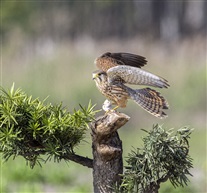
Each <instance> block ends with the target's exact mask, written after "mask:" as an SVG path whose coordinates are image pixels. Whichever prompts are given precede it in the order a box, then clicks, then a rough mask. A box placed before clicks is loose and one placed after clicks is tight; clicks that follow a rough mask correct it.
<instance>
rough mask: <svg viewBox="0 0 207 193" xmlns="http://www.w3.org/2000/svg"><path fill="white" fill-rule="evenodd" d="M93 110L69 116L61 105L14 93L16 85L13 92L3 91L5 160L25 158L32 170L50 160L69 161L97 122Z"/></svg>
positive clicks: (0, 147)
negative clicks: (18, 157) (70, 156)
mask: <svg viewBox="0 0 207 193" xmlns="http://www.w3.org/2000/svg"><path fill="white" fill-rule="evenodd" d="M93 109H94V106H93V105H92V104H91V102H89V104H88V106H87V107H82V106H81V105H80V109H79V110H74V111H73V113H70V112H68V111H67V109H66V108H64V107H63V106H62V104H59V105H52V104H50V103H47V104H46V100H44V101H43V102H41V101H40V100H39V99H38V98H35V99H33V98H32V96H27V95H26V94H25V93H24V92H23V91H22V90H21V89H16V90H15V89H14V85H13V86H12V88H11V90H10V91H6V90H4V89H3V88H1V91H0V153H2V154H3V158H4V159H5V160H8V159H9V158H10V157H11V156H12V157H13V158H15V157H16V156H23V157H24V158H25V159H26V160H27V163H29V164H30V166H31V167H32V168H33V167H34V166H35V164H36V163H38V164H41V162H42V161H47V160H50V159H51V158H54V159H55V161H60V160H61V159H66V158H67V156H68V155H71V154H73V153H74V148H75V147H76V146H78V144H79V143H80V141H81V140H83V138H84V134H85V132H86V130H87V129H88V127H89V123H90V122H91V121H92V120H94V115H95V113H96V111H94V110H93ZM42 155H45V156H42ZM43 157H44V160H43Z"/></svg>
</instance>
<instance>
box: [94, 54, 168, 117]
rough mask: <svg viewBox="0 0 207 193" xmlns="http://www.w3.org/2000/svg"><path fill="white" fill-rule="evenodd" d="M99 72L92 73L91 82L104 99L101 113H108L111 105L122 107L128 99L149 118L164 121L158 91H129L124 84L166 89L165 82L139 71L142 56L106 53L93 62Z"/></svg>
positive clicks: (166, 107)
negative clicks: (157, 118)
mask: <svg viewBox="0 0 207 193" xmlns="http://www.w3.org/2000/svg"><path fill="white" fill-rule="evenodd" d="M94 63H95V64H96V66H97V67H98V68H99V70H97V71H95V72H93V79H94V80H95V83H96V86H97V87H98V89H99V91H100V92H101V93H102V94H103V95H104V96H105V97H106V98H107V100H106V101H105V102H104V104H103V109H104V110H105V111H109V110H111V105H112V104H114V105H116V107H115V108H114V109H116V108H118V107H122V108H124V107H126V104H127V101H128V99H132V100H133V101H135V102H136V103H137V104H138V105H140V106H141V107H142V108H143V109H145V110H146V111H147V112H149V113H151V114H152V115H154V116H156V117H159V118H164V117H166V116H167V115H166V113H165V112H163V109H168V107H169V106H168V103H167V101H166V100H165V99H164V97H163V96H161V95H160V93H159V92H157V91H156V90H153V89H151V88H142V89H132V88H130V87H128V86H126V85H125V84H134V85H147V86H152V87H158V88H168V87H169V84H168V81H167V80H165V79H164V78H161V77H159V76H156V75H154V74H152V73H150V72H147V71H144V70H142V69H141V67H143V66H144V65H145V64H146V63H147V60H146V58H145V57H143V56H139V55H135V54H130V53H110V52H107V53H105V54H103V55H102V56H100V57H98V58H97V59H96V60H95V62H94Z"/></svg>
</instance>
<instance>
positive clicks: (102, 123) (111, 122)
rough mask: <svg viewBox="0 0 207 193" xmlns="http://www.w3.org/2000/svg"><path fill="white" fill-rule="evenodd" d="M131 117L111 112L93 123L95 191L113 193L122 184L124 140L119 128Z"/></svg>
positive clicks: (96, 192) (97, 192)
mask: <svg viewBox="0 0 207 193" xmlns="http://www.w3.org/2000/svg"><path fill="white" fill-rule="evenodd" d="M129 118H130V117H128V116H127V115H125V114H122V113H117V112H110V113H107V114H106V115H104V116H102V117H99V118H97V119H96V121H95V122H94V123H93V124H92V125H91V129H92V149H93V187H94V192H95V193H111V192H113V189H114V188H115V187H116V185H118V186H119V185H120V184H121V179H122V177H121V175H120V174H123V160H122V141H121V140H120V138H119V135H118V132H117V130H118V129H119V128H120V127H122V126H123V125H124V124H125V123H126V122H127V121H128V120H129Z"/></svg>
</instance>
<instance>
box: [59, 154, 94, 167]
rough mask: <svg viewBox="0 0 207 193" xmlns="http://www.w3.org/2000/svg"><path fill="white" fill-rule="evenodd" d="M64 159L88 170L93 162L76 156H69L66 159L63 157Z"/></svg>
mask: <svg viewBox="0 0 207 193" xmlns="http://www.w3.org/2000/svg"><path fill="white" fill-rule="evenodd" d="M63 158H64V159H68V160H70V161H74V162H76V163H78V164H80V165H82V166H86V167H88V168H93V160H92V159H90V158H87V157H83V156H80V155H76V154H70V155H67V156H66V157H63Z"/></svg>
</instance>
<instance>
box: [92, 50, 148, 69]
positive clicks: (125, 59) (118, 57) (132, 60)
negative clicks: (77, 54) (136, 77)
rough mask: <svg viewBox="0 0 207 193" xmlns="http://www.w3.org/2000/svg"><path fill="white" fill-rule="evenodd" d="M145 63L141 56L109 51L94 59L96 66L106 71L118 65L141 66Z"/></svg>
mask: <svg viewBox="0 0 207 193" xmlns="http://www.w3.org/2000/svg"><path fill="white" fill-rule="evenodd" d="M146 63H147V60H146V58H145V57H143V56H139V55H136V54H130V53H121V52H120V53H110V52H107V53H105V54H103V55H102V56H100V57H98V58H97V59H96V60H95V64H96V66H97V67H98V68H99V69H100V70H102V71H104V72H106V71H107V70H108V69H110V68H113V67H115V66H118V65H126V66H133V67H136V68H141V67H142V66H144V65H145V64H146Z"/></svg>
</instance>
